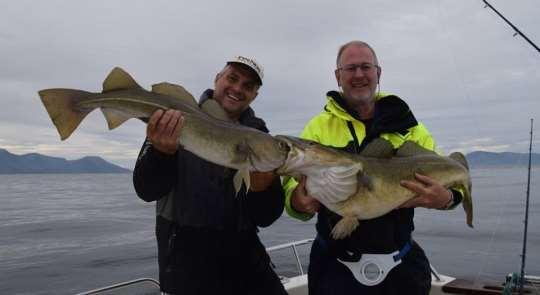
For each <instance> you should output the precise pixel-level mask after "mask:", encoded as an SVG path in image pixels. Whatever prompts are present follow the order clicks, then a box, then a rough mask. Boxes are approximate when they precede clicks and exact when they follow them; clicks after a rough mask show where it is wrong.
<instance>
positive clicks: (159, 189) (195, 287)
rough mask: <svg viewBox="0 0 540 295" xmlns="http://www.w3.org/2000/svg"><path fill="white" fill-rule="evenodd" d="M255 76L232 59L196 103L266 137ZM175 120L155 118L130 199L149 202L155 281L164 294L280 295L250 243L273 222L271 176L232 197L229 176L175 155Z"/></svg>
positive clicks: (256, 243)
mask: <svg viewBox="0 0 540 295" xmlns="http://www.w3.org/2000/svg"><path fill="white" fill-rule="evenodd" d="M262 80H263V68H262V66H261V65H260V64H259V63H257V62H256V61H255V60H254V59H252V58H248V57H244V56H236V57H234V58H232V59H230V60H228V61H227V63H226V65H225V67H224V68H223V69H222V70H221V71H220V72H219V73H218V74H217V75H216V78H215V80H214V89H213V90H212V89H208V90H206V91H205V92H204V93H203V94H202V96H201V98H200V101H199V104H202V103H204V102H205V101H207V100H209V99H214V100H216V101H217V102H218V103H219V105H221V107H222V108H223V109H224V111H225V112H226V114H227V116H228V117H229V119H230V120H231V121H233V122H236V123H238V124H242V125H245V126H249V127H252V128H257V129H259V130H261V131H264V132H268V129H267V128H266V124H265V122H264V121H263V120H262V119H260V118H258V117H256V116H255V113H254V111H253V109H251V108H250V106H249V105H250V104H251V102H253V100H254V99H255V97H256V96H257V94H258V90H259V88H260V87H261V85H262ZM183 122H184V118H183V116H182V113H181V112H179V111H176V110H167V111H165V112H164V111H161V110H160V111H156V113H154V115H153V116H152V117H151V118H150V120H149V122H148V126H147V130H146V135H147V138H146V140H145V142H144V145H143V147H142V149H141V152H140V154H139V158H138V159H137V164H136V166H135V170H134V173H133V181H134V184H135V190H136V191H137V195H138V196H139V197H140V198H141V199H143V200H145V201H157V217H156V236H157V241H158V262H159V280H160V285H161V290H162V292H163V293H164V294H287V293H286V292H285V290H284V288H283V285H282V284H281V282H280V280H279V278H278V276H277V275H276V273H275V272H274V271H273V269H272V268H271V263H270V258H269V257H268V254H267V253H266V251H265V248H264V246H263V245H262V243H261V242H260V240H259V237H258V236H257V231H258V230H257V227H266V226H269V225H270V224H272V223H273V222H274V221H275V220H276V219H278V218H279V217H280V216H281V213H282V212H283V206H284V193H283V189H282V188H281V185H280V181H279V177H277V176H276V175H274V174H273V173H272V172H268V173H257V172H252V174H251V187H250V190H249V191H248V192H247V191H246V189H245V186H244V187H243V188H242V189H241V190H240V192H239V193H238V195H237V194H236V192H235V189H234V185H233V176H234V173H235V171H233V170H232V169H230V168H226V167H222V166H219V165H216V164H213V163H210V162H207V161H205V160H203V159H201V158H199V157H197V156H195V155H194V154H192V153H190V152H188V151H186V150H184V149H182V148H181V147H180V148H179V147H178V145H177V142H176V139H177V136H176V135H174V134H178V132H181V129H182V127H183Z"/></svg>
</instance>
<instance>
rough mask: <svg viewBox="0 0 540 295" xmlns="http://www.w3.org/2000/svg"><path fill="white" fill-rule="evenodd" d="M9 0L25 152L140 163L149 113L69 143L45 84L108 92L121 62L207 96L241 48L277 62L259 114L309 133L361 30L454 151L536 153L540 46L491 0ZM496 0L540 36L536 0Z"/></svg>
mask: <svg viewBox="0 0 540 295" xmlns="http://www.w3.org/2000/svg"><path fill="white" fill-rule="evenodd" d="M0 1H1V2H2V4H3V5H2V10H1V11H0V65H1V67H0V104H1V107H0V147H3V148H8V149H9V150H10V151H12V152H15V153H26V152H42V153H45V154H49V155H55V156H61V157H67V158H71V159H73V158H77V157H82V156H84V155H99V156H102V157H104V158H106V159H107V160H111V161H114V162H116V163H119V164H121V165H124V166H126V167H132V166H133V164H134V161H135V157H136V154H137V153H138V150H139V147H140V144H141V142H142V140H143V138H144V125H143V124H142V123H140V122H136V121H133V122H128V123H127V124H126V125H125V126H121V127H119V128H118V130H114V131H107V130H106V124H105V121H104V119H103V118H102V117H101V114H99V113H98V112H96V113H93V114H91V115H90V116H89V117H88V118H87V119H86V120H85V121H84V122H83V123H82V125H81V126H80V127H79V130H77V131H76V132H75V134H74V135H73V137H72V138H70V139H68V140H67V141H66V142H60V140H59V139H58V135H57V134H56V131H55V130H54V128H53V126H52V124H51V122H50V119H49V118H48V116H47V114H46V112H45V111H44V109H43V107H42V105H41V103H40V102H39V99H38V96H37V91H38V90H39V89H43V88H51V87H68V88H79V89H85V90H89V91H100V90H101V83H102V81H103V79H104V78H105V76H106V75H107V73H108V72H109V71H110V70H111V69H112V68H113V67H114V66H122V67H123V68H125V69H126V70H127V71H128V72H130V73H131V74H132V75H133V77H134V78H135V79H136V80H137V81H138V82H139V83H140V84H141V85H143V86H145V87H149V85H151V84H153V83H156V82H160V81H170V82H174V83H181V84H182V85H184V86H185V87H186V88H187V89H188V90H189V91H191V92H192V93H193V94H194V95H195V96H198V95H199V93H201V92H202V91H203V90H204V89H205V88H208V87H211V86H212V83H213V79H214V76H215V74H216V73H217V72H218V71H219V70H220V69H221V68H222V67H223V65H224V61H225V60H226V59H227V58H228V57H230V56H233V55H237V54H245V55H252V56H254V57H256V58H257V59H258V60H259V61H260V62H261V63H262V64H263V65H264V66H265V76H266V78H265V85H264V87H263V88H262V89H261V91H260V95H259V97H258V98H257V100H256V101H255V103H254V108H255V110H256V112H257V113H258V114H259V115H261V116H262V117H264V118H265V119H266V120H267V122H268V125H269V126H270V128H271V130H272V132H273V133H286V134H298V133H299V132H300V131H301V130H302V128H303V126H304V124H305V123H306V122H307V121H308V120H309V118H311V117H312V116H314V115H315V114H317V113H318V112H319V111H320V110H321V109H322V107H323V105H324V103H325V97H324V94H325V93H326V91H328V90H331V89H335V87H336V83H335V79H334V77H333V69H334V67H335V54H336V51H337V48H338V47H339V45H341V44H342V43H344V42H347V41H350V40H352V39H361V40H365V41H368V42H369V43H370V44H372V45H373V47H374V48H375V49H376V50H377V53H378V55H379V59H380V61H381V64H382V66H383V76H382V80H381V90H383V91H386V92H391V93H395V94H398V95H399V96H401V97H403V98H405V99H406V100H407V102H408V103H409V104H410V106H411V107H412V109H413V110H414V112H415V115H416V116H417V117H418V118H419V119H420V120H422V121H423V122H424V123H425V125H426V126H427V127H428V128H429V129H430V131H431V132H432V133H433V134H434V136H435V137H436V139H437V141H438V143H439V145H440V147H441V148H442V149H443V150H444V151H453V150H462V151H471V150H476V149H484V150H493V151H518V152H524V151H526V147H527V137H528V124H529V118H536V119H539V117H540V116H538V115H539V112H540V105H539V104H540V103H539V100H538V93H540V86H539V85H538V81H539V78H540V71H539V68H540V57H539V55H538V53H537V52H535V51H534V49H533V48H532V47H530V46H529V45H528V44H526V43H525V41H524V40H522V39H521V38H520V37H513V36H512V33H513V32H512V30H511V29H510V28H509V27H508V26H507V25H506V24H505V23H503V21H502V20H500V19H499V18H498V17H497V16H496V15H495V14H494V13H493V12H492V11H490V10H489V9H484V8H483V3H482V1H466V0H457V1H456V0H452V1H450V0H441V1H419V0H415V1H406V2H403V3H401V2H396V1H390V0H385V1H379V0H377V1H376V0H372V1H362V2H358V1H340V2H339V3H335V2H331V1H300V0H298V1H282V0H279V1H265V2H261V1H226V2H217V3H215V1H204V0H203V1H163V0H159V1H151V2H150V1H127V0H118V1H105V0H97V1H67V0H64V1H60V0H57V1H50V0H49V1H29V0H19V1H15V2H9V3H8V2H7V1H6V0H0ZM491 3H492V4H493V5H494V6H496V7H497V8H498V9H499V10H500V11H502V12H503V13H505V14H506V16H507V17H508V18H509V19H511V20H512V21H514V23H515V24H516V25H517V26H518V27H520V28H521V29H522V30H523V31H524V32H525V33H526V34H528V35H529V37H530V38H531V39H533V40H536V41H537V42H540V25H539V22H540V21H538V17H537V16H538V15H540V13H539V12H540V7H539V5H538V4H537V1H534V0H521V1H517V2H515V1H514V2H512V3H508V2H507V1H501V0H498V1H495V0H493V1H491Z"/></svg>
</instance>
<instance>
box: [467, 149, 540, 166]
mask: <svg viewBox="0 0 540 295" xmlns="http://www.w3.org/2000/svg"><path fill="white" fill-rule="evenodd" d="M466 157H467V161H468V162H469V166H470V167H471V168H484V167H515V166H526V165H528V163H529V154H522V153H510V152H503V153H492V152H472V153H469V154H467V156H466ZM531 163H532V165H534V166H537V165H540V154H536V153H533V154H532V161H531Z"/></svg>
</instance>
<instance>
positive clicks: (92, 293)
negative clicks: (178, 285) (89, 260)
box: [76, 278, 161, 295]
mask: <svg viewBox="0 0 540 295" xmlns="http://www.w3.org/2000/svg"><path fill="white" fill-rule="evenodd" d="M144 285H149V287H150V290H148V292H150V293H148V292H145V293H143V294H160V293H161V292H160V288H159V282H158V281H157V280H155V279H152V278H139V279H135V280H131V281H126V282H121V283H118V284H114V285H109V286H105V287H101V288H98V289H93V290H89V291H85V292H82V293H77V294H76V295H96V294H120V293H117V292H114V291H119V290H120V289H122V288H131V289H132V288H137V287H143V286H144ZM147 288H148V287H147ZM110 291H113V292H110ZM126 294H133V293H132V292H130V293H126Z"/></svg>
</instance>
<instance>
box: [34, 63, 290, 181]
mask: <svg viewBox="0 0 540 295" xmlns="http://www.w3.org/2000/svg"><path fill="white" fill-rule="evenodd" d="M39 95H40V97H41V100H42V102H43V104H44V106H45V108H46V109H47V112H48V113H49V116H50V117H51V120H52V121H53V123H54V125H55V126H56V128H57V130H58V132H59V134H60V138H61V139H62V140H65V139H67V138H68V137H69V136H70V135H71V134H72V133H73V131H74V130H75V129H76V128H77V126H78V125H79V124H80V122H81V121H82V120H83V119H84V118H85V117H86V115H87V114H88V113H90V112H91V111H93V110H94V109H97V108H99V109H101V111H102V112H103V114H104V116H105V118H106V120H107V123H108V125H109V129H114V128H116V127H118V126H119V125H121V124H122V123H124V122H125V121H126V120H128V119H130V118H139V119H142V120H143V121H147V120H148V118H149V117H150V116H151V115H152V114H153V113H154V112H155V111H156V110H159V109H161V110H167V109H175V110H180V111H181V112H182V113H183V115H184V118H185V120H184V126H183V128H182V130H181V132H180V134H178V143H179V144H181V146H182V148H184V149H186V150H188V151H190V152H192V153H194V154H196V155H197V156H199V157H201V158H203V159H205V160H207V161H209V162H213V163H215V164H218V165H222V166H225V167H229V168H233V169H237V170H238V174H237V176H238V177H235V186H236V189H237V191H238V190H239V189H240V186H241V182H242V180H243V181H244V183H246V185H247V186H248V188H249V171H264V172H266V171H272V170H274V169H276V168H278V167H280V166H281V165H282V164H283V163H284V161H285V158H286V156H287V152H288V146H286V145H284V144H282V143H281V142H280V141H278V140H276V139H274V138H273V137H272V136H271V135H270V134H267V133H264V132H261V131H259V130H257V129H254V128H249V127H246V126H242V125H240V124H235V123H232V122H230V121H228V119H227V118H226V117H224V114H225V113H224V112H223V110H222V109H221V107H220V106H219V104H217V103H215V101H214V100H208V102H209V104H203V105H202V106H201V107H199V106H198V104H197V102H196V101H195V99H194V98H193V96H192V95H191V94H190V93H189V92H187V91H186V90H185V89H184V88H183V87H181V86H179V85H175V84H170V83H160V84H156V85H154V86H153V87H152V91H147V90H145V89H143V88H142V87H141V86H139V85H138V84H137V83H136V82H135V81H134V80H133V78H131V76H130V75H129V74H127V73H126V72H124V71H123V70H122V69H120V68H115V69H113V70H112V71H111V73H110V74H109V76H108V77H107V78H106V79H105V81H104V82H103V91H102V92H101V93H92V92H87V91H82V90H75V89H62V88H54V89H45V90H41V91H39ZM210 103H214V104H215V105H214V106H212V105H210ZM220 110H221V113H220Z"/></svg>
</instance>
